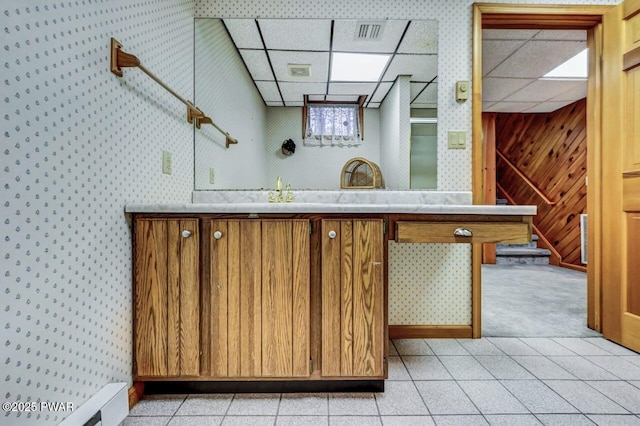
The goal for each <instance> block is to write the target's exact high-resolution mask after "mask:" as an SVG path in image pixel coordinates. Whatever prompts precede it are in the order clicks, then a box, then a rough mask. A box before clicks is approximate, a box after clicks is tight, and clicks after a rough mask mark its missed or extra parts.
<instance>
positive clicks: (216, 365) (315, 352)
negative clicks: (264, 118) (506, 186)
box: [126, 194, 535, 386]
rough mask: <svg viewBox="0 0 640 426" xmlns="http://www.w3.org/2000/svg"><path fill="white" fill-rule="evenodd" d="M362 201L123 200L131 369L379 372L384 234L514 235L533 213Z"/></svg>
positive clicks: (527, 226) (166, 372)
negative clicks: (129, 228) (129, 256)
mask: <svg viewBox="0 0 640 426" xmlns="http://www.w3.org/2000/svg"><path fill="white" fill-rule="evenodd" d="M265 196H266V194H265ZM263 199H265V200H266V198H263ZM217 201H220V200H217ZM334 201H336V200H334ZM338 201H339V200H338ZM343 201H344V200H343ZM364 201H365V203H345V202H324V203H313V202H304V200H302V202H294V203H282V204H279V203H266V202H255V201H253V202H251V201H248V200H246V201H245V202H242V200H240V202H235V203H225V202H214V203H197V204H185V205H134V204H132V205H128V206H127V207H126V211H127V212H128V213H130V214H132V218H133V230H134V232H133V262H134V290H133V291H134V363H133V364H134V366H133V368H134V380H136V381H145V382H151V381H158V380H164V381H166V380H185V381H260V382H264V381H282V380H286V381H310V382H311V381H313V382H314V383H318V382H327V383H329V382H333V383H338V382H339V383H342V384H345V383H346V384H348V383H349V382H351V383H352V384H353V383H362V382H365V383H366V382H372V383H374V382H379V383H383V382H382V380H384V378H386V377H387V354H388V347H387V345H388V308H387V306H388V288H387V274H388V266H387V252H388V246H389V242H390V241H395V242H396V243H398V244H405V243H434V242H435V243H451V244H459V243H464V244H469V243H471V244H478V243H495V242H518V243H520V242H525V241H529V240H530V238H531V216H532V215H534V214H535V207H531V206H517V207H516V206H477V205H447V204H423V203H408V202H404V203H389V202H386V203H375V202H366V201H370V200H366V199H365V200H364ZM374 201H375V200H374ZM387 201H388V200H387ZM405 201H406V200H405ZM469 337H471V335H469ZM347 386H348V385H347Z"/></svg>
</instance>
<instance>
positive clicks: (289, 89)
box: [280, 82, 327, 104]
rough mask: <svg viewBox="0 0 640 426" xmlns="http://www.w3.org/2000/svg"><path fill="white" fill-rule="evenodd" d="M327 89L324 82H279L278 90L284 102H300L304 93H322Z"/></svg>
mask: <svg viewBox="0 0 640 426" xmlns="http://www.w3.org/2000/svg"><path fill="white" fill-rule="evenodd" d="M326 89H327V85H326V84H325V83H287V82H282V83H280V90H281V91H282V97H283V98H284V100H285V102H286V103H287V104H289V102H302V101H304V95H309V94H320V93H324V92H325V90H326Z"/></svg>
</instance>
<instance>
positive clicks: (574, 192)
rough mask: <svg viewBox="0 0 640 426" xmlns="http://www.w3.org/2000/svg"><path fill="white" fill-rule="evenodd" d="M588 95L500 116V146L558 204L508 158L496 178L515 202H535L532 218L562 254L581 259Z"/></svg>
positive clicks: (500, 162)
mask: <svg viewBox="0 0 640 426" xmlns="http://www.w3.org/2000/svg"><path fill="white" fill-rule="evenodd" d="M586 111H587V108H586V99H582V100H580V101H577V102H575V103H573V104H571V105H568V106H566V107H564V108H561V109H559V110H557V111H554V112H551V113H537V114H533V113H532V114H526V113H521V114H520V113H519V114H513V113H500V114H497V115H496V148H497V149H498V150H499V151H501V152H502V153H503V154H504V155H505V156H506V157H507V158H508V159H509V160H510V161H511V163H512V164H514V165H515V166H517V168H518V169H519V170H520V171H521V172H522V173H523V174H524V175H526V176H527V177H528V178H529V179H530V180H531V181H533V183H534V184H535V185H536V186H537V187H538V189H540V190H541V191H542V193H543V194H545V195H546V196H547V197H548V198H549V199H550V200H551V201H554V202H555V205H548V204H547V203H546V202H545V201H543V200H542V198H541V197H540V196H539V195H538V194H536V192H535V191H534V190H532V189H531V187H530V186H529V185H527V184H526V183H525V182H524V181H523V179H522V178H521V177H519V176H518V175H517V174H516V173H515V172H514V171H513V169H512V168H511V167H509V166H508V165H507V164H506V162H505V161H504V160H502V159H501V158H499V157H498V158H497V166H496V180H497V182H498V183H499V184H500V186H502V187H503V188H504V189H505V191H506V192H507V193H508V194H509V196H511V198H513V199H514V201H515V202H516V203H517V204H530V205H532V204H535V205H537V206H538V215H537V216H535V217H534V218H533V222H534V224H535V225H536V227H537V228H538V229H539V230H540V232H541V233H542V234H543V235H544V237H545V238H546V239H547V240H548V241H549V242H550V243H551V244H552V245H553V247H554V248H555V250H556V251H557V252H558V253H559V254H560V256H561V257H562V262H563V263H568V264H571V265H582V264H581V263H580V214H581V213H586V211H587V187H586V175H587V126H586V118H587V115H586Z"/></svg>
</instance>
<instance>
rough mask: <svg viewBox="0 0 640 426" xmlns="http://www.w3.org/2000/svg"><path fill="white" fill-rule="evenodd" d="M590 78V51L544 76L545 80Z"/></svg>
mask: <svg viewBox="0 0 640 426" xmlns="http://www.w3.org/2000/svg"><path fill="white" fill-rule="evenodd" d="M588 76H589V51H588V50H587V49H584V50H583V51H582V52H580V53H578V54H577V55H575V56H573V57H572V58H569V59H568V60H566V61H565V62H563V63H562V64H560V65H558V66H557V67H555V68H554V69H552V70H551V71H549V72H548V73H546V74H545V75H544V76H542V78H543V79H581V80H586V79H587V77H588Z"/></svg>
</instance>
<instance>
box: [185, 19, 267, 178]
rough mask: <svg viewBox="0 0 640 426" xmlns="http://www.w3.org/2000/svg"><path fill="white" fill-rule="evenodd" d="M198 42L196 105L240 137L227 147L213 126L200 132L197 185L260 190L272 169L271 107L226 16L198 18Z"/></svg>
mask: <svg viewBox="0 0 640 426" xmlns="http://www.w3.org/2000/svg"><path fill="white" fill-rule="evenodd" d="M195 40H196V42H195V48H194V49H195V52H196V56H195V62H194V63H195V71H194V76H195V85H196V90H195V96H194V98H195V102H196V105H197V106H198V108H200V109H202V110H203V111H204V112H205V113H206V114H207V115H208V116H209V117H211V118H212V119H213V121H214V122H215V123H216V124H218V125H219V126H220V127H221V128H222V129H224V131H225V132H229V134H230V135H231V136H232V137H234V138H236V139H237V140H238V144H237V145H231V146H230V147H229V149H226V147H225V137H224V135H223V134H222V133H220V132H219V131H218V130H216V129H215V128H214V127H213V126H211V125H208V124H205V125H203V126H202V127H201V128H200V130H198V131H197V132H195V136H194V137H195V154H196V155H195V173H194V174H195V188H196V189H220V188H225V189H230V188H234V189H235V188H254V189H255V188H260V187H262V186H263V185H265V182H266V173H267V165H266V162H265V157H266V156H268V153H265V145H264V135H265V133H266V110H267V108H266V107H265V105H264V103H263V102H262V98H261V97H260V94H259V93H258V90H257V89H256V87H255V85H254V84H253V80H251V76H250V75H249V73H248V72H247V70H246V68H245V66H244V63H243V62H242V58H241V57H240V54H238V52H237V50H236V48H235V46H234V45H233V43H232V42H231V40H230V39H229V36H228V35H227V31H226V29H225V28H224V25H223V24H222V21H221V20H219V19H197V20H196V23H195ZM265 154H266V155H265ZM211 168H213V169H214V178H213V181H214V182H213V183H211V180H210V175H209V172H210V169H211Z"/></svg>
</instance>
